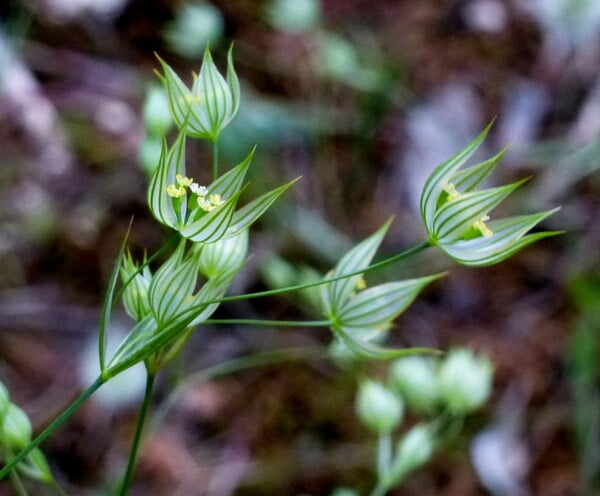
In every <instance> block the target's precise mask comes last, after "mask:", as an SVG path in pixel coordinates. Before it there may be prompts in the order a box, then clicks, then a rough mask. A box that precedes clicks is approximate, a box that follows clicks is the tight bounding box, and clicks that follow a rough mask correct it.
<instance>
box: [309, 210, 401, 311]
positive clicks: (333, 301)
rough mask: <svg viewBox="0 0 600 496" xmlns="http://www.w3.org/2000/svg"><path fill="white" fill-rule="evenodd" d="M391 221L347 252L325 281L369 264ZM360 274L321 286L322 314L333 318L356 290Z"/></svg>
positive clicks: (353, 271)
mask: <svg viewBox="0 0 600 496" xmlns="http://www.w3.org/2000/svg"><path fill="white" fill-rule="evenodd" d="M390 224H391V220H389V221H388V222H386V223H385V224H384V225H383V226H382V227H381V228H380V229H378V230H377V232H375V233H374V234H372V235H371V236H369V237H368V238H366V239H365V240H363V241H361V242H360V243H358V244H357V245H356V246H355V247H354V248H352V249H351V250H350V251H348V252H347V253H346V254H345V255H344V256H343V257H342V258H341V259H340V261H339V262H338V263H337V265H336V266H335V268H334V270H333V271H332V272H330V273H328V274H327V275H326V276H325V280H327V279H334V278H336V277H340V276H343V275H345V274H351V273H355V272H359V271H361V270H362V269H365V268H367V267H368V266H369V264H370V263H371V260H372V259H373V257H374V256H375V253H376V252H377V249H378V248H379V245H380V244H381V241H382V240H383V238H384V236H385V234H386V232H387V230H388V229H389V227H390ZM360 278H361V274H357V275H354V276H350V277H347V278H344V279H340V280H338V281H334V282H331V283H329V284H324V285H323V286H321V302H322V305H323V313H324V315H325V316H326V317H327V318H335V317H336V316H337V315H338V310H339V308H340V307H342V306H343V305H344V303H345V302H346V300H347V299H348V298H349V297H350V295H351V294H352V293H353V292H354V291H355V290H356V285H357V283H358V281H359V280H360Z"/></svg>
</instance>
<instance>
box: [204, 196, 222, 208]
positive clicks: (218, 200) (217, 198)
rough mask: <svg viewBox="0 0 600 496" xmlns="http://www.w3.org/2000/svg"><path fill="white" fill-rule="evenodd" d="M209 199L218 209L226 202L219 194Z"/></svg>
mask: <svg viewBox="0 0 600 496" xmlns="http://www.w3.org/2000/svg"><path fill="white" fill-rule="evenodd" d="M208 199H209V200H210V203H211V204H212V205H213V206H214V207H218V206H219V205H223V203H225V201H224V200H221V195H219V194H212V195H210V196H209V197H208Z"/></svg>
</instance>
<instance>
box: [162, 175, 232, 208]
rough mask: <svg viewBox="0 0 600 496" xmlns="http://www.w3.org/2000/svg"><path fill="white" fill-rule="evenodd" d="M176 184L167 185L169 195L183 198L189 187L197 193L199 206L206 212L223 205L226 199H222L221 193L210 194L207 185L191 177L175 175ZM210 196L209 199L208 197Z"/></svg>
mask: <svg viewBox="0 0 600 496" xmlns="http://www.w3.org/2000/svg"><path fill="white" fill-rule="evenodd" d="M175 181H176V183H175V184H169V185H168V186H167V195H169V196H171V197H173V198H181V197H182V196H184V195H185V194H186V192H187V188H189V189H190V191H191V192H192V193H193V194H194V195H196V201H197V203H198V206H199V207H200V208H201V209H202V210H204V211H205V212H211V211H212V210H214V209H215V208H217V207H219V206H221V205H223V203H225V201H224V200H223V199H221V195H219V194H216V193H213V194H210V195H209V194H208V189H207V188H206V186H200V185H199V184H198V183H195V182H194V180H193V179H192V178H191V177H186V176H182V175H181V174H177V175H176V176H175ZM207 196H208V199H207V198H206V197H207Z"/></svg>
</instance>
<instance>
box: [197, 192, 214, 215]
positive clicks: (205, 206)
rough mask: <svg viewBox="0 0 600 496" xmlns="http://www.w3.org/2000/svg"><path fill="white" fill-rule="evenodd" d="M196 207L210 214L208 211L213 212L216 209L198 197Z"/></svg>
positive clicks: (201, 197)
mask: <svg viewBox="0 0 600 496" xmlns="http://www.w3.org/2000/svg"><path fill="white" fill-rule="evenodd" d="M198 206H199V207H200V208H201V209H202V210H204V211H205V212H210V211H212V210H214V209H215V208H217V207H216V206H215V205H213V204H212V203H211V202H209V201H208V200H207V199H206V198H204V197H203V196H199V197H198Z"/></svg>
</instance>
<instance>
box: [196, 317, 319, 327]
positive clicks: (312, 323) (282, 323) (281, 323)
mask: <svg viewBox="0 0 600 496" xmlns="http://www.w3.org/2000/svg"><path fill="white" fill-rule="evenodd" d="M202 324H232V325H236V324H237V325H256V326H277V327H329V326H330V325H331V321H330V320H304V321H303V320H298V321H294V320H257V319H208V320H204V321H202Z"/></svg>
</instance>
